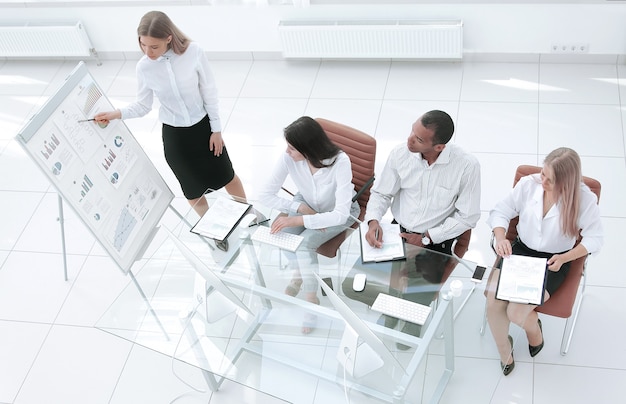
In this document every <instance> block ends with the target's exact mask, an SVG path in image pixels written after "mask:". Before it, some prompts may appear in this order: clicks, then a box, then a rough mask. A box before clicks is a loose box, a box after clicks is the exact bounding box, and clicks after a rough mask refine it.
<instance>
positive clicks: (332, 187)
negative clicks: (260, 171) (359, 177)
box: [259, 152, 355, 229]
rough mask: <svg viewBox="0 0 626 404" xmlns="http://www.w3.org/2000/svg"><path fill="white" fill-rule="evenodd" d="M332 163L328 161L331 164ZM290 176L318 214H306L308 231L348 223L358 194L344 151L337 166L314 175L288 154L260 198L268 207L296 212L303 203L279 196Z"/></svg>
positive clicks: (338, 158)
mask: <svg viewBox="0 0 626 404" xmlns="http://www.w3.org/2000/svg"><path fill="white" fill-rule="evenodd" d="M329 162H332V160H325V161H324V163H325V164H328V163H329ZM287 175H289V176H290V177H291V179H292V180H293V182H294V184H295V186H296V187H297V188H298V192H299V193H300V194H301V195H302V197H303V198H304V201H305V203H306V204H307V205H309V206H310V207H311V208H312V209H313V210H314V211H316V212H318V213H317V214H314V215H303V216H302V217H303V220H304V227H306V228H307V229H324V228H327V227H331V226H338V225H342V224H344V223H346V221H347V220H348V217H349V216H350V207H351V206H352V197H353V195H354V194H355V192H354V185H353V184H352V166H351V164H350V158H349V157H348V155H347V154H346V153H344V152H340V153H339V154H338V155H337V157H336V161H335V164H333V165H331V166H329V167H323V168H320V169H319V170H317V172H315V174H312V173H311V170H310V169H309V165H308V163H307V161H306V160H302V161H294V160H293V159H292V158H291V157H289V155H287V153H283V155H282V158H281V159H280V160H279V161H278V164H277V165H276V167H275V168H274V171H273V172H272V174H271V175H270V177H269V180H268V181H267V183H265V184H264V185H263V186H262V187H261V190H260V193H259V199H260V201H261V203H262V204H263V205H265V206H269V207H272V208H275V209H278V210H280V211H282V212H285V213H296V212H297V210H298V207H299V206H300V202H297V201H294V200H291V199H287V198H282V197H280V196H278V192H279V191H280V189H281V187H282V185H283V183H284V182H285V179H286V178H287Z"/></svg>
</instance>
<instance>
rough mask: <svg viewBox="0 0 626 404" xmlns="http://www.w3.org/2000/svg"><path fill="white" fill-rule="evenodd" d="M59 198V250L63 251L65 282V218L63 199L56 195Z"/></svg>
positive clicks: (65, 275)
mask: <svg viewBox="0 0 626 404" xmlns="http://www.w3.org/2000/svg"><path fill="white" fill-rule="evenodd" d="M57 197H58V198H59V218H58V219H57V220H58V221H59V224H60V225H61V249H62V251H63V276H64V277H65V281H66V282H67V251H66V250H65V218H64V217H63V198H62V197H61V194H57Z"/></svg>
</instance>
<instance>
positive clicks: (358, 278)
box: [352, 274, 367, 292]
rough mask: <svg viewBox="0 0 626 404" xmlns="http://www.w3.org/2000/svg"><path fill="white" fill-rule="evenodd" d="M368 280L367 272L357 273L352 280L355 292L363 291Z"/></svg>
mask: <svg viewBox="0 0 626 404" xmlns="http://www.w3.org/2000/svg"><path fill="white" fill-rule="evenodd" d="M366 282H367V276H366V275H365V274H356V275H354V280H353V281H352V289H354V291H355V292H362V291H363V289H365V283H366Z"/></svg>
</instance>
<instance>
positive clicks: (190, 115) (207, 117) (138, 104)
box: [94, 11, 246, 216]
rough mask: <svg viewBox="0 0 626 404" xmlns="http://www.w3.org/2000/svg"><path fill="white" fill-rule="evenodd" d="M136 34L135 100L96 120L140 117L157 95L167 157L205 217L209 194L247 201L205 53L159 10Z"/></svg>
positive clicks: (142, 19) (148, 109) (199, 211)
mask: <svg viewBox="0 0 626 404" xmlns="http://www.w3.org/2000/svg"><path fill="white" fill-rule="evenodd" d="M137 35H138V39H139V46H140V48H141V50H142V51H143V53H144V56H143V57H142V58H141V59H140V60H139V62H137V68H136V70H137V81H138V90H137V100H136V101H135V102H134V103H132V104H130V105H128V106H127V107H125V108H120V109H116V110H114V111H108V112H101V113H98V114H96V115H95V117H94V118H95V119H96V121H97V122H100V123H105V124H106V123H108V122H109V121H110V120H113V119H128V118H137V117H142V116H144V115H146V114H147V113H148V112H150V111H151V110H152V102H153V98H154V96H156V97H157V98H158V99H159V101H160V104H161V106H160V108H159V119H160V120H161V122H162V123H163V130H162V136H163V149H164V152H165V159H166V160H167V163H168V164H169V166H170V168H171V169H172V171H173V172H174V174H175V175H176V178H177V179H178V182H179V183H180V185H181V188H182V190H183V194H184V195H185V198H187V200H188V201H189V204H190V205H191V206H193V208H194V209H195V211H196V212H197V213H198V214H199V215H200V216H202V215H203V214H204V213H205V212H206V211H207V210H208V203H207V200H206V197H205V196H204V194H205V192H206V191H207V190H208V189H211V190H216V189H219V188H222V187H225V188H226V191H227V192H228V193H229V194H231V195H233V196H235V197H238V198H240V199H244V200H245V198H246V194H245V191H244V189H243V185H242V183H241V180H240V179H239V177H238V176H237V175H236V174H235V171H234V170H233V166H232V163H231V161H230V158H229V157H228V153H227V151H226V146H225V145H224V140H223V139H222V133H221V130H222V124H221V122H220V117H219V109H218V97H217V88H216V85H215V79H214V77H213V74H212V72H211V69H210V68H209V64H208V61H207V59H206V57H205V55H204V51H203V50H202V49H201V48H200V46H198V44H197V43H195V42H192V41H191V40H190V39H189V38H188V37H187V36H185V34H183V33H182V32H181V31H180V29H178V27H176V25H174V23H173V22H172V21H171V20H170V18H169V17H168V16H167V15H166V14H164V13H162V12H160V11H150V12H149V13H147V14H146V15H144V16H143V17H142V18H141V21H140V22H139V27H138V28H137Z"/></svg>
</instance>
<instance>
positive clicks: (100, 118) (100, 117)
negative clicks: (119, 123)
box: [93, 109, 122, 125]
mask: <svg viewBox="0 0 626 404" xmlns="http://www.w3.org/2000/svg"><path fill="white" fill-rule="evenodd" d="M121 117H122V113H121V112H120V110H119V109H116V110H115V111H107V112H98V113H97V114H96V115H95V116H94V117H93V119H94V120H95V121H96V122H98V123H103V124H106V125H108V124H109V122H111V121H112V120H114V119H120V118H121Z"/></svg>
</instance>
